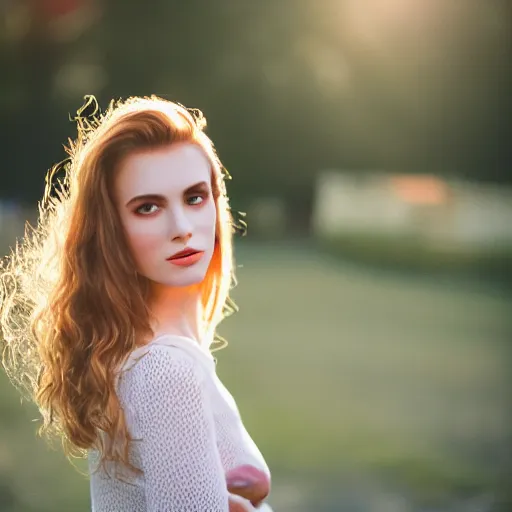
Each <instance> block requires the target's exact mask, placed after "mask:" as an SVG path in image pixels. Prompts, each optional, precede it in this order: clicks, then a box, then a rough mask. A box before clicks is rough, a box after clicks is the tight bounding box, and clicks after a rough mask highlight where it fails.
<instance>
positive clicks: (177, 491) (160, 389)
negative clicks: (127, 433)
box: [133, 347, 228, 512]
mask: <svg viewBox="0 0 512 512" xmlns="http://www.w3.org/2000/svg"><path fill="white" fill-rule="evenodd" d="M134 370H135V372H136V374H137V376H136V380H137V381H138V385H137V386H136V389H137V392H136V393H135V395H134V397H133V398H134V401H136V402H137V404H136V409H137V416H138V423H139V425H138V426H139V429H138V430H139V432H140V434H141V437H142V439H141V440H140V447H139V449H140V456H141V465H142V468H141V469H142V470H143V472H144V481H145V494H146V506H147V510H148V512H157V511H158V512H160V511H161V512H164V511H170V510H172V511H173V512H181V511H183V512H194V511H197V512H204V511H206V510H208V511H212V512H227V511H228V492H227V488H226V481H225V475H224V471H223V468H222V465H221V460H220V456H219V453H218V450H217V445H216V438H215V430H214V423H213V415H212V411H211V408H210V404H209V400H208V397H207V396H206V392H205V389H204V386H203V377H202V371H201V368H200V366H199V365H198V364H197V362H195V361H194V360H193V358H192V357H190V356H189V355H187V354H185V353H183V352H181V351H179V350H169V348H167V347H153V349H152V350H151V351H150V352H149V353H148V354H146V355H145V356H144V357H143V358H142V359H141V360H140V361H139V362H138V364H137V365H136V368H134Z"/></svg>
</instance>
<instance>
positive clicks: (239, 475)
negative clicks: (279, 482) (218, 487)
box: [226, 464, 270, 512]
mask: <svg viewBox="0 0 512 512" xmlns="http://www.w3.org/2000/svg"><path fill="white" fill-rule="evenodd" d="M226 483H227V488H228V491H229V492H230V493H231V494H233V495H236V496H240V497H242V498H244V499H246V500H248V501H250V502H251V504H252V505H253V506H254V507H257V506H258V505H260V504H261V503H262V502H263V500H264V499H265V498H266V497H267V496H268V494H269V492H270V479H269V478H268V476H267V475H266V474H265V473H264V472H263V471H261V470H260V469H257V468H255V467H254V466H251V465H249V464H245V465H242V466H237V467H236V468H234V469H232V470H231V471H228V473H227V474H226ZM236 496H235V497H234V498H231V497H230V503H229V507H230V508H229V512H246V510H247V509H246V508H245V507H244V505H243V502H242V501H241V500H237V499H236Z"/></svg>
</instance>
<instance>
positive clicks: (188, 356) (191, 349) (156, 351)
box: [120, 334, 215, 374]
mask: <svg viewBox="0 0 512 512" xmlns="http://www.w3.org/2000/svg"><path fill="white" fill-rule="evenodd" d="M184 366H185V367H190V368H194V367H199V368H202V370H206V371H212V370H213V371H215V362H214V359H213V357H212V355H211V354H210V353H209V352H207V351H206V350H204V349H203V348H202V347H201V346H200V345H199V344H198V343H197V342H196V341H194V340H192V339H191V338H186V337H184V336H177V335H171V334H164V335H160V336H157V337H155V338H154V339H153V340H151V341H150V342H149V343H147V344H146V345H143V346H141V347H138V348H136V349H135V350H133V351H132V352H131V353H130V354H129V356H128V357H127V358H126V360H125V362H124V364H123V365H122V366H121V370H120V373H121V374H122V373H125V372H129V371H130V372H132V371H134V370H135V371H138V372H141V371H147V369H148V367H153V368H155V367H164V368H165V369H166V370H167V371H169V370H171V369H172V368H173V367H174V368H177V367H184Z"/></svg>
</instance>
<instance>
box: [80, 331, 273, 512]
mask: <svg viewBox="0 0 512 512" xmlns="http://www.w3.org/2000/svg"><path fill="white" fill-rule="evenodd" d="M117 389H118V394H119V398H120V401H121V405H122V407H123V410H124V413H125V416H126V420H127V424H128V429H129V431H130V433H131V435H132V437H133V439H135V441H134V442H133V444H132V448H131V453H130V457H131V460H132V462H133V464H134V465H135V466H136V467H139V468H140V469H142V471H143V474H142V475H139V476H135V477H134V476H133V475H130V474H128V473H126V471H125V470H123V468H121V467H120V466H119V465H117V464H114V463H109V464H108V465H107V467H106V471H105V470H104V469H102V468H98V459H99V457H98V453H96V452H94V451H91V452H90V454H89V467H90V472H91V479H90V480H91V501H92V510H93V512H124V511H126V512H128V511H130V512H227V511H228V508H229V506H228V491H227V488H226V479H225V474H226V472H228V471H229V470H231V469H233V468H235V467H237V466H239V465H242V464H251V465H253V466H255V467H257V468H259V469H261V470H263V471H265V472H266V473H267V474H268V475H269V476H270V473H269V470H268V467H267V465H266V463H265V461H264V459H263V456H262V455H261V453H260V451H259V450H258V448H257V447H256V445H255V443H254V442H253V440H252V439H251V437H250V436H249V434H248V433H247V431H246V429H245V427H244V425H243V423H242V420H241V417H240V414H239V411H238V408H237V406H236V403H235V400H234V399H233V397H232V396H231V394H230V393H229V392H228V391H227V389H226V388H225V387H224V385H223V384H222V383H221V381H220V380H219V378H218V376H217V374H216V371H215V362H214V360H213V357H212V356H211V354H210V353H209V352H208V351H207V350H205V349H203V348H202V347H200V346H199V344H198V343H196V342H195V341H193V340H190V339H188V338H184V337H179V336H174V335H172V336H171V335H164V336H161V337H158V338H156V339H155V340H153V341H152V342H151V343H150V344H148V345H147V346H145V347H142V348H139V349H137V350H135V351H134V352H133V353H132V354H131V355H130V357H129V358H128V360H127V362H126V363H125V365H124V366H123V368H122V370H121V372H120V374H119V378H118V385H117ZM246 506H247V510H248V511H251V510H258V511H260V512H261V511H262V510H267V511H268V510H270V508H268V507H266V506H265V508H258V509H254V508H253V507H252V506H251V504H250V503H249V502H247V503H246Z"/></svg>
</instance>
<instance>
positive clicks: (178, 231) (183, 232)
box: [170, 210, 192, 242]
mask: <svg viewBox="0 0 512 512" xmlns="http://www.w3.org/2000/svg"><path fill="white" fill-rule="evenodd" d="M170 217H171V222H170V224H171V225H170V230H171V239H172V240H185V242H186V241H188V240H189V239H190V237H191V236H192V224H191V222H190V220H189V219H188V218H187V215H186V214H185V212H183V211H180V210H177V211H174V212H172V213H171V215H170Z"/></svg>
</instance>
